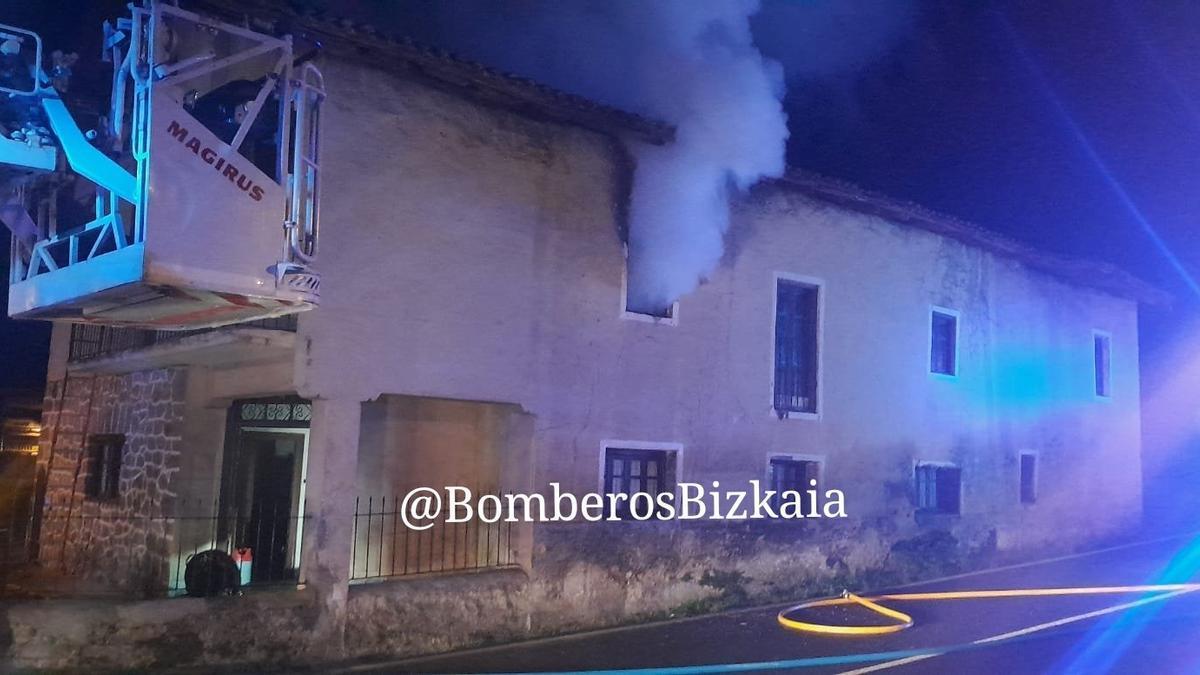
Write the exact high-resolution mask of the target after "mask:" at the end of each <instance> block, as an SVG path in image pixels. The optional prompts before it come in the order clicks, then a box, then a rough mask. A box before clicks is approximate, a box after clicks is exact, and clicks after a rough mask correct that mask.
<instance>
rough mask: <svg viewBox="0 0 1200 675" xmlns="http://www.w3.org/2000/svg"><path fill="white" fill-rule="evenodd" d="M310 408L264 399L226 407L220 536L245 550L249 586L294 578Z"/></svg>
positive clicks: (298, 402)
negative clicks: (227, 429)
mask: <svg viewBox="0 0 1200 675" xmlns="http://www.w3.org/2000/svg"><path fill="white" fill-rule="evenodd" d="M310 405H311V404H309V403H308V402H307V401H303V400H300V399H271V400H265V399H262V400H254V401H239V402H236V403H235V404H234V405H233V406H232V407H231V409H230V425H229V431H228V436H227V437H226V444H225V460H224V471H223V473H224V479H223V488H222V491H221V501H222V505H221V512H222V514H223V518H222V521H223V523H222V525H223V527H222V529H223V530H224V533H223V535H222V537H223V538H224V537H228V539H227V541H230V543H231V544H232V547H233V548H236V549H243V550H245V549H248V553H249V554H250V557H251V560H252V562H251V564H250V569H249V572H250V574H249V581H250V582H251V583H263V582H272V581H292V580H296V578H297V567H298V564H299V547H300V540H301V535H302V527H303V513H304V459H305V454H304V453H305V446H306V443H307V438H308V436H307V428H308V420H309V414H308V413H309V411H310V410H311V408H310ZM239 556H240V554H239ZM243 580H245V577H243Z"/></svg>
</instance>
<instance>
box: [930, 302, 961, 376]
mask: <svg viewBox="0 0 1200 675" xmlns="http://www.w3.org/2000/svg"><path fill="white" fill-rule="evenodd" d="M931 317H932V318H931V324H930V332H929V335H930V339H929V372H931V373H937V374H939V375H957V374H958V314H957V313H954V312H951V311H949V310H943V309H935V310H933V312H932V313H931Z"/></svg>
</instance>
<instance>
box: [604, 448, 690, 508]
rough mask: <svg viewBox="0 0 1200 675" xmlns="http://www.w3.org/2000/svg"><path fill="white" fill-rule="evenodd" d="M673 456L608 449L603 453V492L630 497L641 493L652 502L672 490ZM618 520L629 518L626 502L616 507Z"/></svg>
mask: <svg viewBox="0 0 1200 675" xmlns="http://www.w3.org/2000/svg"><path fill="white" fill-rule="evenodd" d="M674 473H675V453H674V452H670V451H667V450H640V449H634V448H607V449H605V451H604V492H605V494H623V495H628V496H630V497H632V496H633V495H635V494H637V493H639V492H644V493H647V494H649V495H650V496H651V498H655V497H657V496H658V494H659V493H662V492H671V491H673V490H674V489H675V485H674V481H673V476H674ZM616 515H617V517H619V518H628V517H629V515H630V513H629V500H628V499H626V500H623V501H621V502H618V503H617V514H616Z"/></svg>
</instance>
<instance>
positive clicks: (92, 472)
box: [84, 434, 125, 499]
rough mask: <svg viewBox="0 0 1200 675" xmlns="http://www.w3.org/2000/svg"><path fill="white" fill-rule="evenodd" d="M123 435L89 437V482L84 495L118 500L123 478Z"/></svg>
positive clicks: (85, 486)
mask: <svg viewBox="0 0 1200 675" xmlns="http://www.w3.org/2000/svg"><path fill="white" fill-rule="evenodd" d="M124 447H125V437H124V436H123V435H121V434H97V435H95V436H89V437H88V443H87V462H88V464H87V467H88V472H87V482H86V483H85V484H84V494H86V495H87V496H88V497H90V498H92V499H116V498H117V495H118V491H119V483H120V478H121V450H122V449H123V448H124Z"/></svg>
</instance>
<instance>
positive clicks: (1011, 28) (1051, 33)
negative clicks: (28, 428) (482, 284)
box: [0, 0, 1200, 388]
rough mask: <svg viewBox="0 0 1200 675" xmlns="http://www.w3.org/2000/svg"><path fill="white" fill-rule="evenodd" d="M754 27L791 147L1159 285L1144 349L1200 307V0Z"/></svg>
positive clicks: (467, 11)
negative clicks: (780, 74) (781, 98)
mask: <svg viewBox="0 0 1200 675" xmlns="http://www.w3.org/2000/svg"><path fill="white" fill-rule="evenodd" d="M7 4H8V3H6V5H7ZM16 4H17V5H21V8H20V9H10V7H11V5H9V6H8V7H6V8H4V9H0V22H6V23H17V24H18V25H22V24H23V25H26V26H28V27H31V28H34V29H35V30H41V31H43V34H44V37H46V38H47V42H48V47H49V48H50V49H53V48H61V47H67V48H71V45H64V44H60V43H58V42H57V41H56V39H55V38H58V39H61V40H68V39H70V38H69V37H67V36H68V35H69V34H70V33H71V32H74V31H76V30H78V31H83V33H82V35H83V36H84V37H86V38H87V39H88V41H87V43H86V44H93V43H94V41H95V38H96V37H98V34H99V23H98V22H96V21H94V20H91V19H89V20H88V21H87V22H86V23H85V22H83V21H79V23H78V25H75V24H72V25H64V24H63V23H62V21H64V17H68V16H77V15H78V13H77V12H72V11H67V10H69V9H71V8H72V7H75V8H77V9H82V8H83V7H84V6H85V5H87V6H88V10H89V11H90V12H93V13H94V11H95V10H94V9H93V8H94V7H95V5H92V4H91V3H78V4H76V3H71V2H65V3H62V2H60V3H51V2H47V3H44V5H42V7H43V8H45V9H50V10H52V11H53V13H54V15H55V16H56V17H58V18H57V19H55V18H50V17H44V18H41V19H40V20H39V19H30V18H28V17H29V15H30V12H31V11H37V10H31V9H30V6H26V5H23V4H22V3H16ZM303 4H305V5H310V6H311V5H325V6H326V7H329V8H330V13H332V14H339V13H344V14H350V15H353V16H355V17H356V18H360V19H365V20H369V21H370V22H372V23H374V24H375V25H377V26H378V27H379V28H380V29H382V30H384V31H385V32H391V33H402V34H408V35H410V36H411V37H413V38H414V39H416V40H418V41H423V42H427V43H432V44H437V45H443V46H447V47H449V48H451V49H453V50H454V51H457V52H460V53H464V54H465V55H466V56H468V57H471V56H475V57H476V58H479V57H478V56H477V55H473V54H472V53H471V51H472V50H471V45H470V44H469V43H466V44H464V43H463V40H462V39H461V34H460V35H459V36H456V29H457V28H458V27H459V26H462V25H464V23H466V24H471V25H473V26H474V27H475V28H476V29H477V28H478V27H479V26H480V25H483V26H486V25H487V22H488V21H489V20H490V14H491V13H494V12H495V11H496V8H495V6H494V5H490V4H488V3H478V2H469V3H463V2H458V3H437V4H435V3H431V2H428V1H421V2H392V1H391V0H356V1H355V2H347V3H337V2H332V1H330V2H324V3H321V2H313V1H306V2H304V3H303ZM113 5H114V7H115V9H114V10H112V11H113V12H114V13H115V12H118V11H119V7H120V4H119V3H113ZM433 8H438V10H437V11H436V12H434V11H433ZM447 8H449V9H447ZM16 14H20V15H22V16H17V15H16ZM34 22H36V23H38V24H39V25H30V24H31V23H34ZM752 26H753V28H754V31H755V36H756V41H757V42H758V44H759V45H760V47H761V48H762V50H763V52H764V53H765V54H767V55H768V56H770V57H772V58H775V59H777V60H779V61H780V62H782V63H783V65H784V68H785V74H786V77H787V84H788V93H787V97H786V99H785V107H786V109H787V112H788V115H789V127H790V131H791V139H790V140H789V144H788V158H789V162H790V163H791V164H792V165H793V166H798V167H802V168H805V169H809V170H812V171H816V172H818V173H822V174H826V175H829V176H832V177H836V178H841V179H845V180H849V181H852V182H855V183H858V184H860V185H862V186H864V187H867V188H869V189H872V190H876V191H879V192H883V193H885V194H888V195H891V196H893V197H897V198H901V199H905V200H911V201H914V202H918V203H920V204H923V205H925V206H928V207H930V208H933V209H935V210H939V211H943V212H946V213H949V214H952V215H955V216H959V217H962V218H965V219H967V220H971V221H974V222H977V223H979V224H981V225H984V226H986V227H989V228H992V229H994V230H997V231H1000V232H1003V233H1006V234H1009V235H1011V236H1014V237H1017V238H1019V239H1022V240H1024V241H1027V242H1029V243H1031V244H1033V245H1035V246H1038V247H1041V248H1044V249H1047V250H1051V251H1055V252H1059V253H1066V254H1071V255H1077V256H1083V257H1089V258H1097V259H1101V260H1107V261H1110V262H1113V263H1116V264H1118V265H1120V266H1122V267H1124V268H1125V269H1127V270H1129V271H1131V272H1133V273H1134V274H1137V275H1138V276H1141V277H1143V278H1145V279H1146V280H1148V281H1151V282H1153V283H1155V284H1158V285H1159V286H1161V287H1163V288H1164V289H1166V290H1168V291H1170V292H1171V293H1172V294H1173V295H1174V296H1175V298H1176V303H1175V308H1174V309H1173V310H1171V311H1169V312H1167V311H1163V310H1149V311H1145V312H1144V316H1143V336H1142V340H1143V351H1144V355H1146V357H1147V359H1151V360H1152V358H1153V355H1154V354H1155V353H1157V351H1158V348H1159V347H1161V346H1163V345H1164V344H1166V342H1167V340H1168V339H1169V338H1170V337H1171V336H1173V335H1174V334H1176V333H1177V332H1178V331H1177V330H1176V328H1177V327H1179V326H1182V324H1183V323H1184V321H1185V320H1186V319H1187V318H1188V317H1191V316H1193V315H1195V314H1196V313H1197V310H1198V309H1200V294H1198V293H1197V292H1196V291H1195V290H1193V289H1194V288H1195V284H1194V282H1191V281H1189V280H1188V279H1187V276H1188V275H1195V274H1198V273H1200V238H1198V237H1197V236H1196V235H1195V234H1193V232H1194V231H1195V221H1196V215H1197V214H1198V213H1200V210H1198V209H1197V207H1196V201H1197V198H1198V197H1200V68H1197V64H1200V40H1198V39H1197V37H1200V3H1196V2H1191V1H1188V0H1162V1H1160V2H1155V3H1122V2H1117V1H1116V0H1100V1H1087V2H1084V1H1056V2H1052V3H1048V2H1043V1H1029V2H990V3H989V2H973V1H966V0H963V1H960V2H949V1H946V2H937V1H927V2H916V3H903V2H860V1H859V0H839V2H838V3H833V2H828V3H826V2H818V1H817V0H795V1H792V0H766V1H765V2H764V5H763V9H762V11H761V12H760V13H759V15H758V16H757V17H755V19H754V20H753V22H752ZM50 34H53V35H50ZM80 51H81V52H83V51H84V50H82V49H81V50H80ZM94 54H95V52H94V51H88V52H86V53H83V54H82V56H83V58H84V59H85V60H86V59H92V58H93V55H94ZM481 60H482V59H481ZM1139 213H1140V216H1139ZM1156 237H1157V238H1158V239H1159V240H1160V242H1161V247H1160V246H1158V245H1156V244H1155V238H1156ZM1169 256H1175V257H1176V258H1177V260H1178V262H1179V265H1178V266H1176V265H1174V264H1173V263H1172V262H1171V261H1170V258H1169ZM5 259H7V256H5ZM5 264H6V263H5ZM47 335H48V332H47V331H46V330H45V329H44V328H38V327H29V326H20V327H18V326H14V325H13V322H4V323H2V324H0V359H2V360H0V363H3V367H2V368H0V388H3V387H7V386H12V383H13V382H17V381H21V382H25V381H30V380H31V378H32V381H33V382H35V383H36V380H37V377H38V374H39V373H40V372H41V370H43V369H44V365H43V364H44V362H45V349H44V346H40V345H39V343H44V341H45V338H46V336H47Z"/></svg>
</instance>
